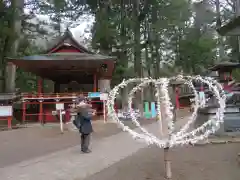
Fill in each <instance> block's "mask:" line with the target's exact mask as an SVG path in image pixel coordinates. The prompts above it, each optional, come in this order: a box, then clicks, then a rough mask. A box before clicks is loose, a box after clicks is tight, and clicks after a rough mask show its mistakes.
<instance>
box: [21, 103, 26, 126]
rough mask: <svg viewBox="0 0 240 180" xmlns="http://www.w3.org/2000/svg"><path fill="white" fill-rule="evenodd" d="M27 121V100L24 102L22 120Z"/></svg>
mask: <svg viewBox="0 0 240 180" xmlns="http://www.w3.org/2000/svg"><path fill="white" fill-rule="evenodd" d="M25 121H26V102H25V101H23V102H22V122H23V123H24V122H25Z"/></svg>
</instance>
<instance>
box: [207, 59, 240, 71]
mask: <svg viewBox="0 0 240 180" xmlns="http://www.w3.org/2000/svg"><path fill="white" fill-rule="evenodd" d="M234 68H240V63H236V62H230V61H223V62H220V63H218V64H216V65H215V66H213V67H211V68H209V70H211V71H231V70H232V69H234Z"/></svg>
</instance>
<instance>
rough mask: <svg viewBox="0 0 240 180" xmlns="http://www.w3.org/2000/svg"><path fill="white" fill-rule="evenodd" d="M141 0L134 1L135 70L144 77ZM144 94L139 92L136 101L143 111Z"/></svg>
mask: <svg viewBox="0 0 240 180" xmlns="http://www.w3.org/2000/svg"><path fill="white" fill-rule="evenodd" d="M139 12H140V0H134V1H133V19H134V22H135V24H134V71H135V73H136V75H137V77H142V76H143V74H142V59H141V44H140V36H141V34H140V23H141V22H140V20H139V15H140V13H139ZM142 96H143V93H142V92H139V93H137V94H136V99H137V101H136V103H137V107H138V109H139V110H140V111H141V112H143V104H142V99H143V98H142Z"/></svg>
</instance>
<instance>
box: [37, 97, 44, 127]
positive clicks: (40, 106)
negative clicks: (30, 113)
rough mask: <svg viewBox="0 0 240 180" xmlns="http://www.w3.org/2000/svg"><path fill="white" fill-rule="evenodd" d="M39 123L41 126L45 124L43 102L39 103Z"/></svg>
mask: <svg viewBox="0 0 240 180" xmlns="http://www.w3.org/2000/svg"><path fill="white" fill-rule="evenodd" d="M38 121H39V122H40V123H41V124H43V101H40V103H39V115H38Z"/></svg>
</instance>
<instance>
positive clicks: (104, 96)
mask: <svg viewBox="0 0 240 180" xmlns="http://www.w3.org/2000/svg"><path fill="white" fill-rule="evenodd" d="M107 99H108V94H107V93H101V94H100V100H102V101H106V100H107Z"/></svg>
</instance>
